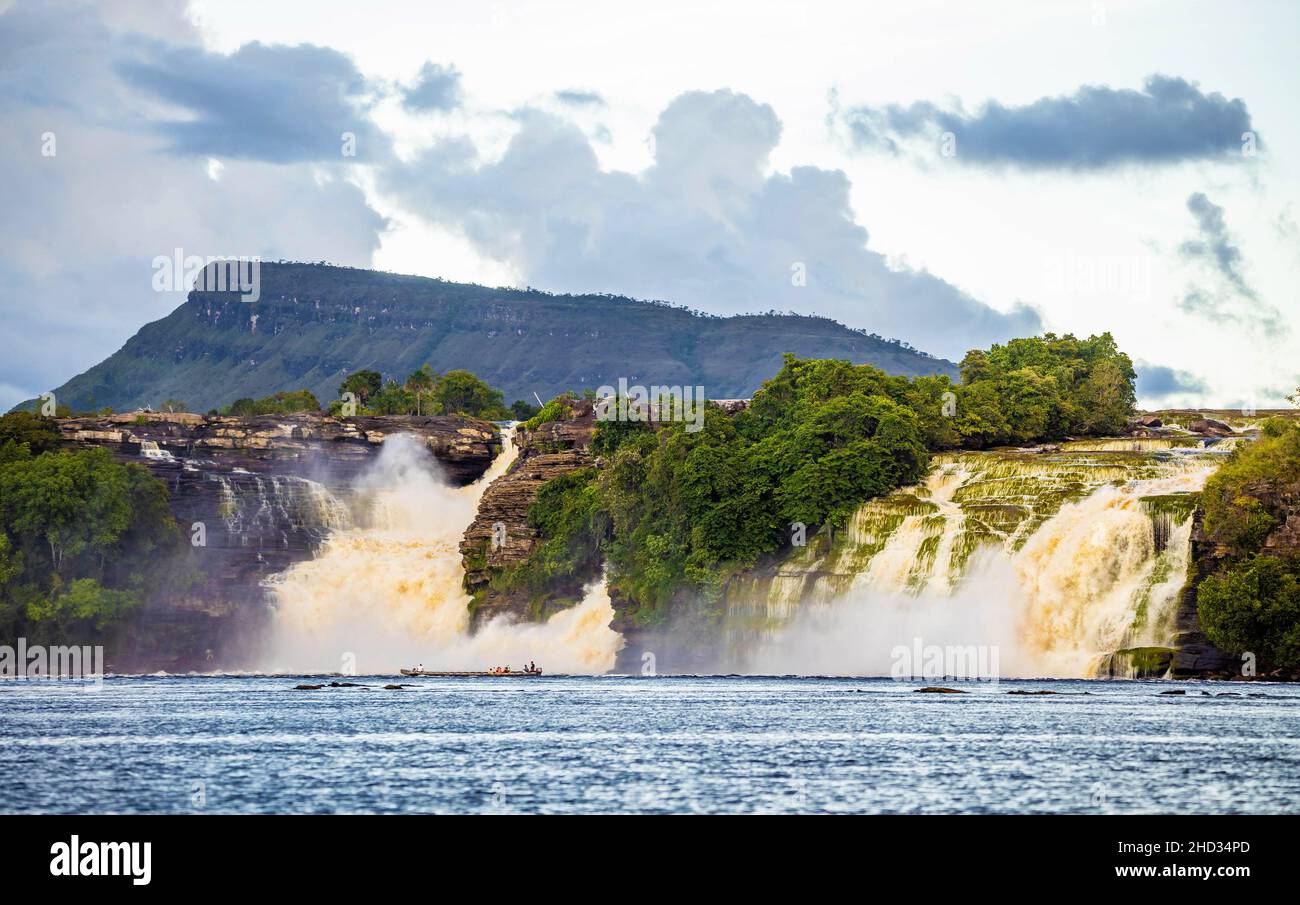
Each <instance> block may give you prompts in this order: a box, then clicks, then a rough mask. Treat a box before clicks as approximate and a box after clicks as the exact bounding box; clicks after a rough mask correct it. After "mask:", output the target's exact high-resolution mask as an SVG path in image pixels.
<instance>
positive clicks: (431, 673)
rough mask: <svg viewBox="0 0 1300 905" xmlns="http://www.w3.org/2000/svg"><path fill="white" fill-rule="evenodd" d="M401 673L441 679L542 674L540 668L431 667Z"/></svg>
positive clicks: (513, 676) (531, 677)
mask: <svg viewBox="0 0 1300 905" xmlns="http://www.w3.org/2000/svg"><path fill="white" fill-rule="evenodd" d="M400 672H401V674H402V675H404V676H407V677H416V676H419V677H424V678H443V679H466V678H477V677H479V676H485V677H487V678H492V679H500V678H520V679H524V678H528V679H533V678H537V677H538V676H540V675H541V674H542V671H541V670H540V669H512V670H510V671H509V672H490V671H481V672H444V671H439V670H433V669H403V670H400Z"/></svg>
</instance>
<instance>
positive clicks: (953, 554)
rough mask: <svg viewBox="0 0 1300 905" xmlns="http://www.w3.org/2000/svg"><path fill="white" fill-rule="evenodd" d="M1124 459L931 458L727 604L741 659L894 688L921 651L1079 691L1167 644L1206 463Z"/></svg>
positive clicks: (1206, 458) (1119, 451) (1082, 449)
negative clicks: (882, 680) (981, 657)
mask: <svg viewBox="0 0 1300 905" xmlns="http://www.w3.org/2000/svg"><path fill="white" fill-rule="evenodd" d="M1128 443H1129V441H1123V444H1122V445H1121V447H1120V448H1115V447H1112V446H1110V445H1108V444H1078V445H1075V446H1074V448H1067V449H1064V450H1061V451H1059V452H1056V453H1041V452H1025V451H997V452H991V453H956V454H950V455H944V456H938V457H936V459H935V462H934V464H933V468H932V470H931V472H930V474H929V476H928V478H927V479H926V481H925V482H924V483H923V484H920V485H918V486H915V487H911V488H907V489H905V490H902V491H899V492H897V493H895V494H891V495H890V496H887V497H884V498H882V499H879V500H874V501H872V502H869V503H867V504H865V505H864V506H862V507H860V508H859V509H858V511H857V512H856V513H855V514H854V516H853V517H852V518H851V519H850V521H849V523H848V524H847V525H846V526H845V527H844V528H843V529H841V530H840V531H839V532H837V533H836V534H835V535H834V536H830V533H829V532H823V533H822V534H821V535H818V536H817V537H816V538H814V539H812V541H810V543H809V545H808V547H806V548H805V549H803V550H800V551H798V552H797V554H796V555H794V556H792V557H790V558H789V559H787V560H786V561H785V562H784V563H783V564H781V566H780V567H778V568H776V569H774V570H772V571H771V572H770V574H768V575H764V576H757V577H752V578H750V579H749V580H747V581H745V582H738V583H737V584H736V585H735V586H734V587H733V588H732V589H730V590H729V592H728V595H727V600H726V614H725V617H724V623H725V625H726V632H727V636H728V638H727V640H728V642H729V645H730V648H731V651H732V652H733V654H734V655H736V656H739V657H741V659H742V662H744V664H745V668H746V669H747V670H750V671H756V672H817V673H845V674H858V675H860V674H889V673H890V671H891V668H892V667H893V666H895V665H896V664H895V663H894V662H893V661H894V657H895V654H896V651H897V649H898V648H900V646H912V645H913V644H914V643H916V642H917V641H918V640H919V641H920V642H922V643H924V644H925V645H938V646H946V645H960V646H968V645H975V646H978V647H988V648H993V649H995V650H996V651H997V652H998V653H999V654H1000V657H999V658H997V659H998V661H999V663H1000V670H1001V674H1002V675H1007V676H1014V675H1022V676H1043V675H1050V676H1059V677H1071V676H1088V675H1092V674H1093V673H1094V671H1095V670H1096V669H1097V667H1098V664H1099V663H1100V662H1101V661H1102V660H1103V658H1104V657H1105V656H1106V655H1107V654H1109V653H1110V652H1113V651H1116V650H1121V649H1127V648H1133V647H1141V646H1157V645H1164V644H1168V643H1170V641H1171V638H1172V634H1173V621H1174V617H1175V615H1176V609H1177V601H1178V596H1179V592H1180V590H1181V588H1182V585H1183V582H1184V580H1185V575H1186V571H1187V565H1188V560H1189V556H1190V540H1191V527H1192V526H1191V522H1192V511H1193V509H1194V504H1195V493H1196V492H1197V491H1199V490H1200V489H1201V487H1202V486H1203V484H1204V482H1205V480H1206V478H1207V477H1208V476H1209V475H1210V474H1211V473H1212V472H1213V470H1214V468H1215V465H1214V463H1213V461H1212V460H1213V455H1212V454H1211V453H1208V452H1206V451H1204V450H1197V451H1195V452H1192V451H1190V450H1189V451H1186V452H1188V453H1190V454H1184V452H1185V451H1184V450H1182V449H1166V448H1161V447H1158V446H1155V445H1153V446H1151V447H1150V448H1148V447H1146V445H1145V441H1143V445H1142V447H1141V448H1134V447H1132V446H1130V445H1128Z"/></svg>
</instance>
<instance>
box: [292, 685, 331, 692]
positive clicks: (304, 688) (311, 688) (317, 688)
mask: <svg viewBox="0 0 1300 905" xmlns="http://www.w3.org/2000/svg"><path fill="white" fill-rule="evenodd" d="M324 687H325V686H324V685H295V686H293V690H294V691H320V689H322V688H324Z"/></svg>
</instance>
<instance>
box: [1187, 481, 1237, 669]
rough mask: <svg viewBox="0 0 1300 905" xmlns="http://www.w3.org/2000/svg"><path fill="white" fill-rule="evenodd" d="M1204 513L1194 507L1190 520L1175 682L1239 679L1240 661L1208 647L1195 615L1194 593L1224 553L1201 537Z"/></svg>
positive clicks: (1212, 646) (1208, 641)
mask: <svg viewBox="0 0 1300 905" xmlns="http://www.w3.org/2000/svg"><path fill="white" fill-rule="evenodd" d="M1204 520H1205V513H1204V511H1203V510H1202V509H1201V508H1200V507H1199V506H1198V507H1197V508H1196V512H1195V514H1194V515H1193V517H1192V569H1191V573H1190V575H1189V576H1188V579H1187V584H1186V585H1184V586H1183V590H1182V595H1181V596H1180V598H1179V601H1178V612H1177V615H1176V616H1175V618H1174V642H1173V646H1174V648H1175V653H1174V657H1173V663H1172V666H1171V669H1172V674H1173V676H1174V677H1175V678H1180V679H1188V678H1201V677H1210V676H1223V677H1229V676H1234V675H1239V674H1240V672H1241V669H1240V666H1241V661H1240V660H1238V659H1237V658H1236V657H1233V656H1232V655H1231V654H1228V653H1226V652H1225V651H1222V650H1219V648H1217V647H1215V646H1214V645H1213V644H1211V643H1210V639H1209V638H1207V637H1206V636H1205V632H1204V631H1203V630H1202V629H1201V619H1200V617H1199V616H1198V615H1197V613H1196V589H1197V587H1198V586H1199V585H1200V583H1201V582H1202V581H1204V580H1205V579H1206V578H1207V577H1208V576H1210V575H1212V574H1214V572H1215V571H1217V570H1218V569H1219V567H1220V566H1221V565H1222V564H1223V562H1224V560H1225V558H1226V557H1227V556H1228V551H1226V550H1224V549H1223V548H1222V547H1221V546H1220V545H1218V544H1216V543H1214V542H1213V541H1211V540H1210V539H1209V538H1208V537H1207V536H1206V534H1205V526H1204Z"/></svg>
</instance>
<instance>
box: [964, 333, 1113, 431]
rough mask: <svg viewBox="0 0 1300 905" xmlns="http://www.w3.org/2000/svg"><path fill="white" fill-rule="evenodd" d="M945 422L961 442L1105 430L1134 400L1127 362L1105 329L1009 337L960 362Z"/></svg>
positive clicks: (969, 353)
mask: <svg viewBox="0 0 1300 905" xmlns="http://www.w3.org/2000/svg"><path fill="white" fill-rule="evenodd" d="M961 378H962V385H961V386H960V387H959V388H958V389H957V391H956V395H957V400H956V402H957V411H956V415H955V417H954V420H953V424H952V427H953V429H954V430H955V431H956V433H957V437H958V440H959V442H960V444H961V445H964V446H970V447H982V446H998V445H1003V444H1007V443H1029V442H1033V441H1037V440H1044V439H1059V438H1061V437H1066V436H1072V435H1100V434H1113V433H1117V432H1119V431H1121V430H1123V428H1124V425H1125V423H1126V422H1127V421H1128V419H1129V417H1130V416H1131V415H1132V414H1133V406H1134V403H1135V401H1136V395H1135V392H1134V387H1133V384H1134V380H1135V379H1136V373H1135V372H1134V370H1133V362H1132V361H1130V360H1129V357H1128V356H1127V355H1125V354H1123V353H1122V352H1120V351H1119V349H1118V348H1117V347H1116V345H1115V340H1114V339H1113V338H1112V337H1111V335H1110V334H1109V333H1103V334H1101V335H1100V336H1091V337H1089V338H1088V339H1082V340H1080V339H1075V338H1074V337H1073V336H1068V335H1067V336H1060V337H1058V336H1055V335H1054V334H1051V333H1048V334H1046V335H1045V336H1042V337H1031V338H1028V339H1013V340H1011V341H1010V342H1008V343H1007V344H1006V345H995V346H993V347H992V348H991V349H989V350H988V351H987V352H985V351H983V350H980V349H976V350H973V351H971V352H968V353H967V354H966V357H965V358H964V359H962V363H961Z"/></svg>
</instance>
